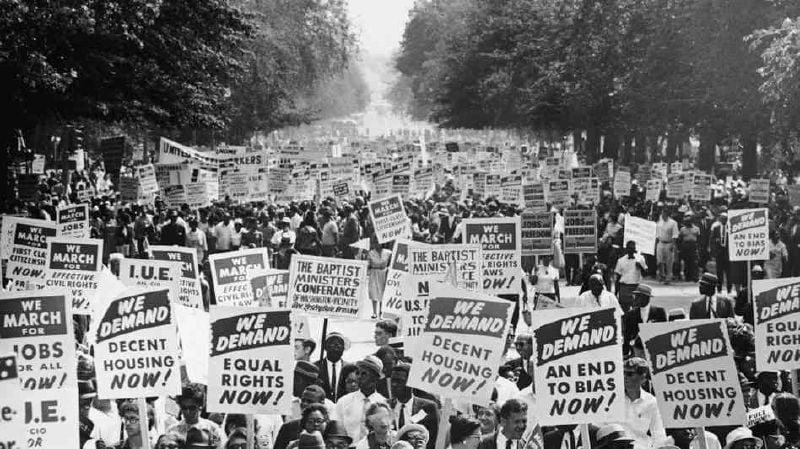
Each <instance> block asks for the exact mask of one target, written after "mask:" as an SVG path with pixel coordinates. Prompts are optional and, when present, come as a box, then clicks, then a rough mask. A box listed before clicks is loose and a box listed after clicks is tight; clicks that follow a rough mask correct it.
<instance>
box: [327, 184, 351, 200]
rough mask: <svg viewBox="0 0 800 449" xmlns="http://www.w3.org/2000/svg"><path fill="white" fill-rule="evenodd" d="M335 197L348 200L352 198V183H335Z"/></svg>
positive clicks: (332, 188) (333, 187) (333, 189)
mask: <svg viewBox="0 0 800 449" xmlns="http://www.w3.org/2000/svg"><path fill="white" fill-rule="evenodd" d="M331 190H332V191H333V196H334V197H336V198H338V199H346V198H347V197H349V196H350V182H349V181H346V180H345V181H334V182H333V185H332V187H331Z"/></svg>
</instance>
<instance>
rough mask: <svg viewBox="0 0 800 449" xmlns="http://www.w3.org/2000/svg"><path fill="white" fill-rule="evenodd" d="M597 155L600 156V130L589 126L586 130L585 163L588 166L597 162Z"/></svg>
mask: <svg viewBox="0 0 800 449" xmlns="http://www.w3.org/2000/svg"><path fill="white" fill-rule="evenodd" d="M598 154H600V130H599V129H598V128H597V126H590V127H589V129H587V130H586V162H587V163H589V164H593V163H595V162H597V155H598Z"/></svg>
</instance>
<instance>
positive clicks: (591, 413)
mask: <svg viewBox="0 0 800 449" xmlns="http://www.w3.org/2000/svg"><path fill="white" fill-rule="evenodd" d="M620 318H621V313H620V312H619V311H618V310H617V309H616V308H614V307H607V308H602V309H589V308H567V309H548V310H539V311H537V312H536V313H534V314H533V315H532V328H533V340H534V348H536V351H535V353H534V354H533V357H531V360H532V361H533V373H534V378H533V381H534V384H535V386H536V395H537V396H536V399H537V403H538V404H540V405H541V407H542V408H541V410H540V412H539V413H537V416H538V418H539V424H541V425H543V426H555V425H562V424H589V423H598V422H610V421H615V420H618V417H619V416H624V415H625V386H624V385H625V384H624V382H623V377H622V351H621V349H620V345H621V344H622V337H621V333H620V326H621V325H620Z"/></svg>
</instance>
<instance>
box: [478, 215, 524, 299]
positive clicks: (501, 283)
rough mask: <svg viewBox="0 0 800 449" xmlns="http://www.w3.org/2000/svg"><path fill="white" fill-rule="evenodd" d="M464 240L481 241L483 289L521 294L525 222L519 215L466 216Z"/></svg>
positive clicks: (499, 293) (499, 292) (496, 292)
mask: <svg viewBox="0 0 800 449" xmlns="http://www.w3.org/2000/svg"><path fill="white" fill-rule="evenodd" d="M464 242H465V243H473V244H479V245H481V255H482V257H483V263H482V267H483V291H485V292H486V293H490V294H493V295H503V294H518V293H519V291H520V276H521V273H522V267H521V261H522V225H521V222H520V218H519V217H508V218H471V219H465V220H464Z"/></svg>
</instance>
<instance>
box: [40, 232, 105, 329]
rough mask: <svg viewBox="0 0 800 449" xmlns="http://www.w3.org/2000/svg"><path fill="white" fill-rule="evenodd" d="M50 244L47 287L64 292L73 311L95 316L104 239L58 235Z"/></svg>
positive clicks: (46, 278)
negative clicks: (94, 310) (93, 313)
mask: <svg viewBox="0 0 800 449" xmlns="http://www.w3.org/2000/svg"><path fill="white" fill-rule="evenodd" d="M47 245H48V248H47V253H48V255H47V270H46V273H45V280H44V283H45V288H55V289H58V290H60V291H63V292H64V294H65V295H66V297H67V302H68V303H69V304H70V306H71V310H72V313H73V314H79V315H91V313H92V304H93V300H94V297H95V295H96V294H97V292H98V291H99V290H100V270H101V269H102V268H103V260H102V259H103V241H102V240H99V239H75V238H63V237H55V238H52V239H50V240H49V241H48V242H47Z"/></svg>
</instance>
